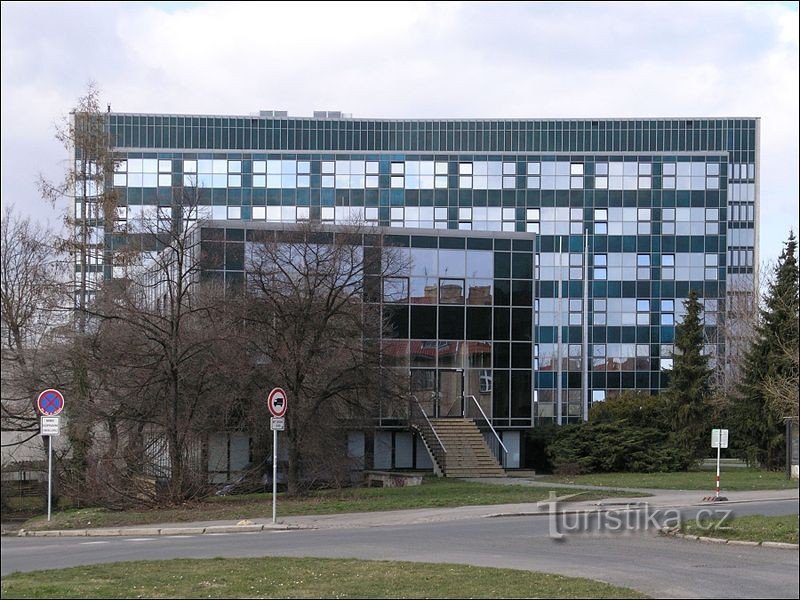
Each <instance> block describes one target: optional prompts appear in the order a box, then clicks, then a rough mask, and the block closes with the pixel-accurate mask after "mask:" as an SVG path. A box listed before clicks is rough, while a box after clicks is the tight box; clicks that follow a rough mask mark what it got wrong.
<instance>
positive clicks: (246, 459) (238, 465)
mask: <svg viewBox="0 0 800 600" xmlns="http://www.w3.org/2000/svg"><path fill="white" fill-rule="evenodd" d="M230 436H231V471H241V470H242V469H244V468H245V467H246V466H247V465H248V464H249V463H250V436H249V435H247V434H246V433H242V432H235V433H231V434H230Z"/></svg>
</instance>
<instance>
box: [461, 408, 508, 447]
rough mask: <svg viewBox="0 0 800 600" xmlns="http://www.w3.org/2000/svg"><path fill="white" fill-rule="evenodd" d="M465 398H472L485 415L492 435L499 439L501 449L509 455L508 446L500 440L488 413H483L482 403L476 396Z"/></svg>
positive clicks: (484, 417)
mask: <svg viewBox="0 0 800 600" xmlns="http://www.w3.org/2000/svg"><path fill="white" fill-rule="evenodd" d="M464 397H465V398H472V401H473V402H474V403H475V406H477V407H478V410H479V411H481V414H482V415H483V419H484V420H485V421H486V424H487V425H489V429H491V430H492V433H493V434H494V437H495V438H496V439H497V443H498V444H500V447H501V448H502V449H503V451H504V452H505V453H506V454H508V448H506V445H505V444H504V443H503V440H501V439H500V436H499V435H497V431H496V430H495V428H494V427H493V426H492V422H491V421H490V420H489V417H487V416H486V413H485V412H483V408H481V405H480V402H478V399H477V398H476V397H475V396H473V395H472V394H465V395H464Z"/></svg>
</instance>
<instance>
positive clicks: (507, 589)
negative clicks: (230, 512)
mask: <svg viewBox="0 0 800 600" xmlns="http://www.w3.org/2000/svg"><path fill="white" fill-rule="evenodd" d="M2 592H3V594H2V595H3V598H342V597H347V598H645V597H646V596H643V595H641V594H639V593H638V592H635V591H633V590H630V589H627V588H620V587H615V586H612V585H608V584H606V583H601V582H599V581H593V580H591V579H580V578H572V577H561V576H559V575H547V574H543V573H531V572H529V571H515V570H511V569H491V568H486V567H471V566H466V565H451V564H437V565H433V564H423V563H409V562H388V561H380V562H378V561H362V560H336V559H318V558H290V559H287V558H244V559H243V558H235V559H222V558H216V559H210V560H184V559H181V560H166V561H140V562H127V563H114V564H108V565H95V566H90V567H75V568H71V569H58V570H53V571H38V572H34V573H14V574H11V575H8V576H6V577H3V580H2Z"/></svg>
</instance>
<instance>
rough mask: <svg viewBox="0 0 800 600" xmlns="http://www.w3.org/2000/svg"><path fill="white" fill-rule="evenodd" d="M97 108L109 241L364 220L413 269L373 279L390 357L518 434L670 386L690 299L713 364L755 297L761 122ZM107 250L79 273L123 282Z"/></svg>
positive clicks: (221, 251) (232, 263)
mask: <svg viewBox="0 0 800 600" xmlns="http://www.w3.org/2000/svg"><path fill="white" fill-rule="evenodd" d="M108 119H109V132H110V136H111V139H112V143H113V146H114V150H115V151H116V152H117V155H118V157H119V159H120V160H119V162H118V165H117V168H116V172H115V173H114V176H113V184H114V186H115V187H116V188H117V189H118V190H119V192H120V193H121V196H122V199H123V201H122V206H121V207H120V209H119V211H117V212H116V214H115V215H113V220H114V223H113V224H111V223H109V224H108V225H109V226H113V227H114V228H116V229H117V230H118V231H123V232H124V231H125V230H126V228H128V227H129V226H131V225H132V224H133V223H135V221H136V220H137V219H139V218H141V217H142V216H143V215H145V214H147V212H148V211H151V210H152V211H155V210H156V207H160V208H159V209H158V211H159V212H158V216H159V217H160V218H162V219H163V220H165V222H168V221H169V219H175V218H178V217H181V216H184V217H186V218H189V219H192V218H201V219H202V218H208V219H214V220H217V221H221V222H224V223H226V224H227V225H226V227H227V228H228V229H230V230H231V231H234V230H237V229H238V230H241V229H247V228H250V227H255V226H257V225H260V226H265V227H266V226H268V225H269V224H280V223H304V222H309V221H310V222H315V223H320V224H322V225H331V226H334V225H342V224H346V223H352V222H360V223H363V224H365V225H366V226H367V227H375V228H381V229H380V231H383V232H385V233H387V234H389V235H388V236H387V237H388V238H395V239H394V240H393V243H394V244H395V245H396V247H397V248H398V249H399V250H400V251H401V252H402V253H403V254H404V255H405V256H406V257H407V259H408V264H409V265H410V266H409V269H408V272H407V273H404V274H398V276H397V277H392V278H387V279H386V280H385V281H384V282H383V288H382V303H383V309H384V312H385V314H386V315H387V317H388V318H389V320H390V322H391V326H392V329H391V330H390V332H389V334H388V335H387V336H386V337H384V339H383V341H382V344H383V349H384V351H385V361H386V362H387V364H392V365H393V366H396V368H398V369H407V370H409V371H410V382H411V383H410V386H411V387H412V389H414V390H416V391H417V392H420V393H422V392H424V395H426V397H427V398H430V397H431V394H436V395H437V396H436V397H437V398H438V397H440V395H441V394H453V393H455V394H460V393H461V390H462V389H463V391H464V393H468V394H472V395H474V396H475V397H476V398H479V399H480V401H481V402H482V403H483V402H484V401H485V402H487V406H488V407H489V408H490V411H491V418H492V421H493V423H494V424H495V426H496V427H498V428H499V429H500V430H501V431H503V432H504V433H503V435H504V439H507V440H509V443H510V444H512V445H513V444H514V443H515V442H514V441H513V440H517V441H519V440H521V439H522V438H521V437H520V432H522V431H524V430H525V429H527V428H530V427H532V426H536V425H538V424H542V423H547V422H551V421H554V422H562V423H563V422H574V421H578V420H580V419H581V418H583V417H585V414H584V402H586V403H587V405H590V404H591V403H592V402H599V401H602V400H604V399H605V398H607V397H609V396H613V395H615V394H618V393H620V392H621V391H623V390H627V389H637V390H647V391H650V392H657V391H658V390H660V389H662V388H663V387H664V386H665V385H666V383H667V377H668V375H667V374H666V373H665V370H668V369H669V368H671V364H672V358H671V355H672V350H673V346H672V345H673V341H674V335H675V325H676V323H679V322H680V320H681V319H682V317H683V299H684V298H685V297H686V296H687V295H688V293H689V290H690V289H694V290H696V291H697V292H698V294H699V296H700V297H701V298H702V300H703V303H704V309H705V315H704V316H705V325H706V337H707V347H706V350H707V352H708V353H709V354H711V355H712V356H713V357H714V360H715V361H716V360H720V359H724V358H725V344H724V341H725V340H724V336H723V332H724V331H725V321H726V310H727V306H726V304H727V303H728V302H729V301H730V300H729V299H730V298H735V297H737V294H738V295H741V294H744V295H749V294H752V291H753V269H754V265H756V264H757V263H758V256H757V244H756V240H757V236H758V234H757V231H758V228H757V220H756V215H757V214H758V209H757V204H758V177H759V168H760V167H759V160H758V142H759V127H760V122H759V120H758V119H755V118H737V119H630V120H625V119H622V120H619V119H607V120H403V121H395V120H376V119H353V118H345V117H342V115H341V114H340V113H336V114H332V113H324V114H321V115H317V116H315V118H313V119H310V118H290V117H288V116H286V115H285V114H275V113H264V114H262V115H260V116H254V117H205V116H183V115H181V116H178V115H136V114H116V113H110V114H109V115H108ZM181 186H188V187H190V188H192V189H194V188H195V187H196V188H197V190H198V195H199V204H200V207H199V211H197V214H186V215H184V214H183V212H182V210H181V207H179V206H172V202H173V201H174V198H175V197H176V196H177V194H176V191H177V190H178V189H179V188H180V187H181ZM77 214H81V213H80V211H78V213H77ZM87 214H91V211H87ZM376 231H378V229H376ZM223 237H224V238H225V239H220V240H214V241H213V244H216V245H217V246H216V247H214V248H211V249H210V250H209V251H210V252H211V253H212V255H213V256H215V257H216V258H215V262H214V264H213V265H212V264H209V265H208V267H207V271H208V272H209V273H212V272H213V273H214V274H215V276H217V277H220V278H222V279H223V280H225V281H229V280H230V281H234V280H236V278H239V277H242V276H243V274H242V269H243V266H242V264H241V263H242V261H240V260H239V259H238V258H237V257H238V256H239V255H238V254H236V253H235V251H234V249H233V248H230V251H229V246H233V245H236V244H244V243H245V242H244V241H243V240H232V239H228V238H227V234H225V236H223ZM106 239H107V240H109V243H116V241H115V240H116V238H113V237H112V236H106ZM584 241H586V249H584V248H585V247H584ZM209 243H211V240H209ZM108 256H109V255H108V254H107V255H105V256H103V257H100V258H99V259H98V263H97V264H96V265H95V264H93V265H91V268H92V271H93V277H95V278H102V277H112V276H114V275H116V274H119V273H120V272H121V269H122V267H121V265H114V264H107V263H106V264H103V261H107V260H108ZM584 283H585V284H586V286H585V287H584ZM584 297H586V300H584ZM440 343H441V344H442V345H441V346H440V345H439V344H440ZM474 344H480V346H479V347H480V350H481V351H480V352H478V351H475V352H473V350H477V349H478V348H479V347H478V346H473V345H474ZM458 369H462V371H461V372H459V371H458ZM456 383H457V384H458V385H456ZM453 390H455V392H453ZM418 395H420V394H418ZM487 398H488V400H487ZM447 402H448V403H449V402H450V400H449V399H448V400H447ZM515 436H516V437H515ZM389 447H390V448H393V447H396V445H392V444H389ZM517 447H518V448H519V447H520V443H519V442H518V443H517ZM521 454H524V452H520V453H518V455H517V458H519V456H520V455H521ZM392 456H393V458H392V460H391V461H390V463H391V465H396V464H400V463H403V464H405V463H406V462H407V460H406V459H407V458H408V457H405V458H403V460H402V461H396V460H395V458H396V456H395V455H392ZM512 464H513V461H512Z"/></svg>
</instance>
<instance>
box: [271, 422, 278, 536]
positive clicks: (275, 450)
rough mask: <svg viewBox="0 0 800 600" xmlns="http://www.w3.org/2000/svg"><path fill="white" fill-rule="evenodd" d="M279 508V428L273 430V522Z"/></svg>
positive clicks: (273, 522)
mask: <svg viewBox="0 0 800 600" xmlns="http://www.w3.org/2000/svg"><path fill="white" fill-rule="evenodd" d="M277 510H278V430H277V429H273V430H272V524H273V525H274V524H275V519H276V515H277Z"/></svg>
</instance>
